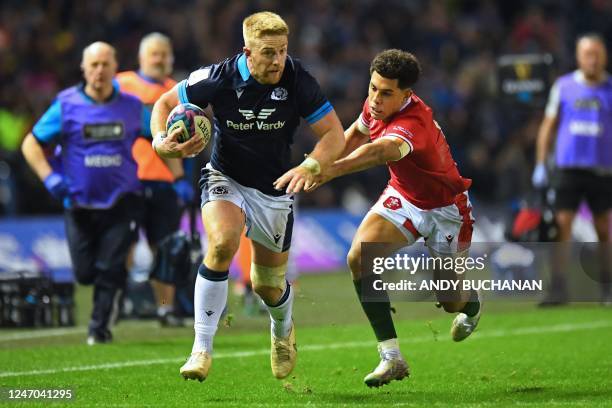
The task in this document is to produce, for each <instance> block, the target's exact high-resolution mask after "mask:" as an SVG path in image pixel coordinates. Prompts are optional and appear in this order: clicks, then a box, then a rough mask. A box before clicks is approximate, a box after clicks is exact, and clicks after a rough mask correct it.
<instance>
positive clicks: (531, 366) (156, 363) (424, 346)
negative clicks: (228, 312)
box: [0, 274, 612, 407]
mask: <svg viewBox="0 0 612 408" xmlns="http://www.w3.org/2000/svg"><path fill="white" fill-rule="evenodd" d="M232 306H233V308H232V309H233V310H232V313H233V315H234V319H233V324H232V327H229V328H227V327H222V328H221V329H220V330H219V335H218V336H217V339H216V356H215V358H214V359H213V366H212V370H211V373H210V377H209V378H208V379H207V380H206V381H205V382H203V383H199V382H196V381H184V380H183V379H182V378H181V377H180V376H179V374H178V369H179V367H180V365H181V364H182V362H183V361H184V359H185V357H187V355H188V353H189V351H190V349H191V341H192V335H191V329H189V328H186V329H169V330H160V329H158V328H157V326H156V324H155V323H154V322H123V323H122V324H121V325H120V326H119V327H117V328H116V330H115V337H116V342H115V343H114V344H112V345H104V346H96V347H88V346H86V345H85V344H84V331H83V330H84V329H83V328H77V329H75V330H68V331H59V332H58V331H55V332H53V331H51V332H48V334H49V335H48V336H44V337H37V338H28V337H29V336H30V334H31V333H33V332H32V331H27V332H24V331H15V330H13V331H2V332H0V386H2V387H16V388H51V387H54V388H58V387H70V388H73V389H74V392H75V394H76V398H75V400H73V401H72V402H69V403H67V404H69V405H71V406H104V407H106V406H130V405H134V406H159V407H166V406H180V407H196V406H232V405H233V406H237V405H238V406H245V405H250V404H252V405H259V406H294V405H311V406H349V405H358V406H391V405H405V406H457V405H465V406H500V405H501V406H510V405H516V404H522V405H529V406H535V407H539V406H612V340H611V339H612V310H611V309H605V308H601V307H599V306H593V305H590V306H589V305H577V306H572V307H565V308H558V309H552V310H538V309H536V308H535V307H534V306H532V305H529V304H505V305H504V304H493V303H489V304H488V305H487V309H486V313H485V314H484V316H483V318H482V320H481V326H480V327H479V330H478V331H477V332H476V333H475V334H474V335H473V336H472V337H471V338H469V339H467V340H466V341H465V342H463V343H458V344H456V343H453V342H452V341H450V339H449V335H448V329H449V325H450V321H451V316H450V315H446V314H445V313H443V312H441V311H439V310H437V309H435V308H434V307H433V305H432V304H429V303H421V304H408V303H405V304H398V305H397V309H398V313H397V314H396V320H397V328H398V333H399V335H400V344H401V346H402V350H403V352H404V355H405V357H406V358H407V360H408V362H409V364H410V366H411V370H412V375H411V377H410V378H409V379H405V380H404V381H402V382H394V383H391V384H390V385H388V386H385V387H382V388H380V389H368V388H367V387H365V386H364V385H363V383H362V379H363V377H364V376H365V374H367V373H368V372H369V370H371V369H372V368H374V367H375V366H376V364H377V363H378V358H377V354H376V349H375V341H374V337H373V334H372V333H371V330H370V328H369V326H368V325H367V324H366V321H365V318H364V317H363V316H362V313H361V311H360V309H359V304H358V303H357V301H356V300H355V298H354V295H353V293H352V285H350V282H349V280H348V277H347V276H346V275H340V274H336V275H320V276H313V277H305V278H303V279H302V280H301V283H300V288H299V295H298V297H297V302H296V306H295V308H296V325H297V339H298V350H299V353H298V365H297V368H296V370H295V371H294V373H293V374H292V375H291V376H290V377H289V378H287V379H286V380H281V381H279V380H276V379H274V378H273V377H272V375H271V372H270V368H269V351H268V348H269V337H268V334H267V332H266V329H267V324H268V322H267V318H266V317H259V318H246V317H244V316H243V315H242V314H241V312H240V309H239V307H238V306H237V305H236V304H235V303H234V304H233V305H232ZM39 333H40V332H39ZM43 333H44V332H43ZM2 402H5V401H0V403H2ZM39 405H42V404H41V403H39ZM45 405H46V404H45ZM14 406H25V404H18V405H14ZM52 406H59V404H57V403H54V404H53V405H52Z"/></svg>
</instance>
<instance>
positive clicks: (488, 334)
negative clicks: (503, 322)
mask: <svg viewBox="0 0 612 408" xmlns="http://www.w3.org/2000/svg"><path fill="white" fill-rule="evenodd" d="M606 327H612V321H611V320H601V321H594V322H587V323H577V324H557V325H552V326H534V327H520V328H516V329H512V330H487V331H485V332H476V333H474V335H473V338H472V340H478V339H487V338H498V337H506V336H523V335H530V334H545V333H561V332H572V331H579V330H593V329H601V328H606ZM427 341H433V337H432V336H420V337H412V338H406V339H402V343H425V342H427ZM374 345H375V343H374V342H373V341H355V342H345V343H329V344H310V345H305V346H300V348H299V350H300V351H319V350H333V349H342V348H359V347H374ZM269 353H270V349H259V350H250V351H236V352H229V353H223V352H221V353H215V355H214V358H215V359H218V358H238V357H252V356H260V355H267V354H269ZM182 361H185V358H183V357H174V358H159V359H153V360H134V361H121V362H117V363H106V364H95V365H85V366H73V367H64V368H53V369H48V370H31V371H6V372H0V378H5V377H20V376H26V375H45V374H58V373H69V372H75V371H93V370H109V369H115V368H125V367H135V366H148V365H156V364H170V363H178V362H182Z"/></svg>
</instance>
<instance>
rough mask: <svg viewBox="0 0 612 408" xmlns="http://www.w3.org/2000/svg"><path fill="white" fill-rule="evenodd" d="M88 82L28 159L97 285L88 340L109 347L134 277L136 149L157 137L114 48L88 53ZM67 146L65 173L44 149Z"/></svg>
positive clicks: (63, 99)
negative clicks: (118, 83) (130, 269)
mask: <svg viewBox="0 0 612 408" xmlns="http://www.w3.org/2000/svg"><path fill="white" fill-rule="evenodd" d="M81 68H82V70H83V75H84V78H85V83H84V84H82V85H77V86H73V87H71V88H68V89H66V90H64V91H62V92H60V93H59V94H58V95H57V97H56V99H55V100H54V101H53V103H52V104H51V106H50V107H49V109H48V110H47V111H46V112H45V113H44V115H43V116H42V117H41V118H40V120H39V121H38V122H37V123H36V125H35V126H34V128H33V129H32V132H31V133H30V134H28V135H27V136H26V138H25V140H24V142H23V146H22V150H23V154H24V156H25V158H26V160H27V162H28V164H29V165H30V166H31V167H32V169H33V170H34V171H35V172H36V174H37V175H38V177H39V178H40V179H41V180H42V181H43V182H44V184H45V187H47V189H48V190H49V192H50V193H51V194H52V195H53V196H54V197H55V198H57V199H58V200H61V201H62V202H63V204H64V207H65V209H66V210H65V224H66V235H67V238H68V245H69V248H70V256H71V259H72V264H73V269H74V272H75V276H76V279H77V281H78V282H79V283H81V284H86V285H88V284H93V285H94V306H93V311H92V315H91V322H90V324H89V336H88V338H87V343H88V344H90V345H93V344H96V343H106V342H109V341H110V340H111V339H112V337H111V332H110V330H109V325H110V323H111V322H112V320H113V318H114V317H115V314H116V313H117V307H118V304H119V298H120V296H121V291H122V289H123V287H124V286H125V281H126V277H127V270H126V259H127V255H128V251H129V248H130V245H131V243H132V242H133V241H134V240H135V238H136V234H137V231H138V224H139V218H140V215H141V213H142V211H141V206H142V197H141V184H140V181H139V180H138V176H137V165H136V162H135V161H134V159H133V157H132V145H133V144H134V141H135V140H136V138H137V137H139V136H141V135H147V134H149V135H150V131H149V127H148V125H145V124H148V119H149V118H148V115H147V110H146V109H144V108H143V105H142V103H141V102H140V101H139V100H138V99H137V98H136V97H133V96H130V95H128V94H124V93H121V92H119V91H118V90H117V89H116V88H115V87H114V85H113V77H114V76H115V73H116V70H117V61H116V58H115V50H114V48H113V47H112V46H110V45H109V44H106V43H103V42H95V43H93V44H91V45H89V46H88V47H86V48H85V50H84V51H83V60H82V63H81ZM53 144H59V145H61V147H62V154H61V159H60V161H61V168H62V172H61V173H59V172H57V171H54V170H53V168H52V167H51V166H50V165H49V162H48V160H47V159H46V157H45V154H44V148H46V147H48V146H49V145H53Z"/></svg>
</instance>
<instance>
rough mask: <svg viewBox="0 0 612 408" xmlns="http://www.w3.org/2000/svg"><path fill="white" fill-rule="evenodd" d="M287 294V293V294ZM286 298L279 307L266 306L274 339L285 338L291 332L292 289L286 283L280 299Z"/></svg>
mask: <svg viewBox="0 0 612 408" xmlns="http://www.w3.org/2000/svg"><path fill="white" fill-rule="evenodd" d="M287 292H288V293H287ZM285 296H287V298H286V299H285V301H284V302H283V303H281V304H280V305H276V306H268V305H266V306H268V311H269V312H270V323H271V330H272V334H273V335H274V337H276V338H282V337H287V336H288V335H289V331H290V330H291V311H292V310H293V289H292V288H291V285H289V283H287V286H286V287H285V291H284V292H283V294H282V296H281V299H282V298H283V297H285Z"/></svg>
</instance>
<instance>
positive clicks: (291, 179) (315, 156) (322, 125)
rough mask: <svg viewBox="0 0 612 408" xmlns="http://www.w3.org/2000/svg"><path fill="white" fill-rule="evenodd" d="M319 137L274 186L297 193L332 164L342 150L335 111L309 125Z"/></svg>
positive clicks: (310, 185)
mask: <svg viewBox="0 0 612 408" xmlns="http://www.w3.org/2000/svg"><path fill="white" fill-rule="evenodd" d="M310 127H311V129H312V130H313V132H314V133H315V134H316V135H317V137H318V138H319V141H318V142H317V144H316V145H315V148H314V150H313V151H312V153H310V154H309V155H308V156H307V157H306V159H305V160H304V161H303V162H302V164H300V165H299V166H296V167H294V168H292V169H291V170H289V171H287V172H286V173H285V174H283V175H282V176H281V177H279V178H278V179H277V180H276V181H275V182H274V188H276V189H277V190H282V189H283V188H285V186H286V190H285V191H286V192H287V194H290V193H294V194H295V193H299V192H300V191H302V190H308V189H310V188H311V187H312V184H313V181H314V177H315V176H316V175H317V174H319V173H321V171H322V170H324V169H326V168H328V167H329V166H331V165H332V163H333V162H334V160H336V159H337V158H338V157H339V156H340V154H341V153H342V151H343V150H344V132H343V131H342V124H341V123H340V119H338V116H337V115H336V112H335V111H333V110H332V111H331V112H329V113H328V114H327V115H325V116H323V117H322V118H321V119H320V120H319V121H317V122H315V123H313V124H311V125H310Z"/></svg>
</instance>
